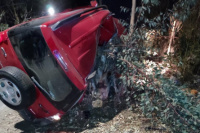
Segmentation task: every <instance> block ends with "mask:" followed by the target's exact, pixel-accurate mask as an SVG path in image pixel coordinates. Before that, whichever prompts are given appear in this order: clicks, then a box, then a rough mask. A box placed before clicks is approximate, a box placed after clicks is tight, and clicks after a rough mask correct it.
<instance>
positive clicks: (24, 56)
mask: <svg viewBox="0 0 200 133" xmlns="http://www.w3.org/2000/svg"><path fill="white" fill-rule="evenodd" d="M10 41H11V43H12V45H13V47H14V50H15V52H16V54H17V56H18V58H19V60H20V61H21V63H22V65H23V66H24V68H25V70H26V72H27V73H28V75H29V76H30V77H31V78H32V80H34V82H35V83H36V85H37V86H38V87H39V88H40V89H42V90H43V92H46V93H47V94H48V95H49V97H50V98H51V99H52V100H54V101H62V100H64V99H65V98H66V97H67V96H68V95H69V94H70V92H71V91H72V86H71V85H70V82H69V79H68V77H67V76H66V75H65V73H64V72H63V70H62V69H61V67H60V66H59V64H58V63H57V61H56V60H55V59H54V57H53V55H52V54H51V52H50V50H49V48H48V46H47V44H46V42H45V40H44V38H43V36H42V34H41V30H40V29H39V28H30V29H28V30H26V31H24V32H21V33H19V34H16V35H14V36H10Z"/></svg>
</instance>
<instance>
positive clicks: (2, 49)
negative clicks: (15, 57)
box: [1, 47, 7, 57]
mask: <svg viewBox="0 0 200 133" xmlns="http://www.w3.org/2000/svg"><path fill="white" fill-rule="evenodd" d="M1 51H2V52H3V55H4V57H7V54H6V51H5V50H4V48H3V47H1Z"/></svg>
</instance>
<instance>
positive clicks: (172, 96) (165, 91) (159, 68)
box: [107, 0, 200, 133]
mask: <svg viewBox="0 0 200 133" xmlns="http://www.w3.org/2000/svg"><path fill="white" fill-rule="evenodd" d="M153 2H154V3H153ZM194 2H195V1H194V0H192V1H186V0H180V1H179V2H178V3H176V4H175V5H174V8H173V10H171V11H169V12H167V14H163V13H160V14H159V15H158V16H156V17H154V18H151V19H149V18H147V17H145V12H146V11H148V12H149V13H150V12H151V8H150V6H152V4H153V5H155V4H159V3H158V1H150V0H143V5H142V6H141V7H137V8H136V12H137V13H138V18H137V22H136V25H135V26H134V33H133V35H131V36H130V35H124V36H122V39H123V40H124V42H125V43H124V44H123V45H121V46H115V45H114V44H112V45H111V47H110V49H109V50H110V52H108V54H107V58H112V59H113V60H114V59H115V60H116V62H115V63H116V69H114V70H116V73H120V74H121V77H120V81H119V83H120V84H124V85H125V86H126V87H127V92H126V93H127V96H129V97H127V100H126V101H127V103H129V101H130V100H131V99H134V100H138V101H139V106H140V108H141V110H142V111H143V113H144V114H145V115H146V116H147V117H149V118H152V119H158V120H160V121H161V122H162V123H164V124H166V125H167V126H168V127H169V128H170V129H171V131H173V132H177V133H182V132H183V133H190V132H200V111H199V109H200V103H199V100H200V97H194V96H193V95H191V94H190V93H187V92H186V91H185V88H187V87H188V85H187V84H178V83H177V82H178V81H177V79H169V78H168V77H167V76H166V75H165V74H164V73H163V71H164V70H165V68H167V67H168V69H172V66H171V63H172V58H173V56H169V57H165V58H164V59H163V62H162V64H160V63H158V62H155V61H154V60H155V58H156V54H154V53H156V51H157V50H155V49H152V47H149V46H145V45H143V44H144V43H146V42H147V43H148V40H147V37H146V33H147V31H148V30H149V29H152V28H153V29H157V30H159V31H160V32H161V35H163V34H167V33H166V32H167V28H168V27H169V26H168V25H169V24H167V23H166V20H167V19H168V20H169V15H174V17H175V18H176V19H179V20H182V21H183V20H186V19H187V18H188V16H189V14H190V11H191V7H192V6H193V5H194V4H195V3H194ZM185 10H186V11H185ZM142 22H143V24H139V23H142ZM198 22H199V21H197V23H198ZM198 27H199V26H198ZM197 29H198V28H197ZM195 30H196V29H195ZM182 35H184V36H182V37H183V38H186V39H188V37H187V36H192V35H194V34H191V35H188V32H185V34H182ZM196 36H198V37H199V34H197V35H196ZM189 39H191V38H189ZM192 39H193V36H192ZM189 41H191V42H193V43H194V42H199V40H194V41H192V40H189ZM183 42H185V43H186V44H185V45H188V42H187V41H183ZM196 45H197V44H195V46H196ZM198 47H199V46H198ZM181 48H183V49H184V48H185V47H181ZM188 48H189V46H188ZM188 48H186V49H188ZM195 48H196V47H193V46H191V47H190V49H193V50H194V49H195ZM115 49H118V51H117V52H114V51H115ZM149 51H150V53H149ZM198 52H199V51H198V50H197V51H196V53H198ZM181 54H183V55H184V54H186V53H185V51H184V52H183V53H181ZM181 54H180V55H181ZM110 55H114V56H110ZM180 59H181V58H177V62H179V65H182V64H183V63H185V62H182V60H180ZM137 92H142V93H137Z"/></svg>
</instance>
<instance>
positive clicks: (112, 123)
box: [0, 101, 169, 133]
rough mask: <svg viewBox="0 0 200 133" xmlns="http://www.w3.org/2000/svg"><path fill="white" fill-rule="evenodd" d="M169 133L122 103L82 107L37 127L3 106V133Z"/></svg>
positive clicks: (0, 117)
mask: <svg viewBox="0 0 200 133" xmlns="http://www.w3.org/2000/svg"><path fill="white" fill-rule="evenodd" d="M20 132H25V133H26V132H27V133H35V132H37V133H78V132H82V133H169V131H168V130H167V129H166V128H165V127H164V125H162V124H160V125H157V126H153V125H152V121H151V120H150V119H147V118H145V117H144V116H143V115H142V114H141V111H140V110H139V109H138V108H135V107H130V108H126V106H125V105H123V104H118V105H116V104H115V103H114V102H112V101H111V102H110V101H109V102H108V101H107V102H103V105H102V107H101V108H93V107H92V106H89V108H88V107H87V110H86V108H85V107H83V106H82V105H81V104H80V105H77V106H76V107H74V108H73V109H72V110H71V111H69V112H68V113H67V114H66V116H64V118H63V119H62V120H60V121H59V122H58V123H55V124H51V125H48V126H34V125H33V124H31V123H29V122H26V121H24V120H23V119H22V118H21V117H20V116H19V115H18V113H17V112H16V111H13V110H11V109H9V108H8V107H6V106H5V105H2V103H0V133H20Z"/></svg>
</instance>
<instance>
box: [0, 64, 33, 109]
mask: <svg viewBox="0 0 200 133" xmlns="http://www.w3.org/2000/svg"><path fill="white" fill-rule="evenodd" d="M0 80H6V81H11V83H12V84H14V86H16V87H17V89H18V90H19V92H20V102H19V104H18V105H13V104H10V103H9V102H8V101H6V100H5V98H3V96H2V95H0V99H1V101H2V102H3V103H4V104H5V105H7V106H8V107H10V108H12V109H14V110H22V109H24V108H27V107H29V106H30V105H31V104H33V102H34V101H35V99H36V91H35V86H34V84H33V82H32V80H31V79H30V78H29V77H28V75H27V74H25V73H24V72H23V71H22V70H20V69H18V68H16V67H12V66H7V67H4V68H2V69H0ZM8 84H9V83H8ZM12 86H13V85H12ZM0 89H2V90H3V86H2V85H1V83H0ZM16 95H17V94H16Z"/></svg>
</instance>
